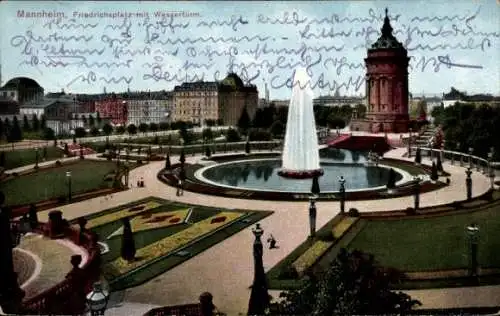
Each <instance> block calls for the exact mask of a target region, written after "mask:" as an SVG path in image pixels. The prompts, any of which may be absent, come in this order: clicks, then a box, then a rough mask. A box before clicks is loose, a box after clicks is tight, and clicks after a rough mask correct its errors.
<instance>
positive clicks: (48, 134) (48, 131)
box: [42, 127, 57, 146]
mask: <svg viewBox="0 0 500 316" xmlns="http://www.w3.org/2000/svg"><path fill="white" fill-rule="evenodd" d="M42 137H43V139H45V140H55V139H56V133H55V132H54V130H53V129H52V128H50V127H46V128H44V129H43V135H42ZM56 146H57V143H56Z"/></svg>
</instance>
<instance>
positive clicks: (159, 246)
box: [109, 212, 244, 274]
mask: <svg viewBox="0 0 500 316" xmlns="http://www.w3.org/2000/svg"><path fill="white" fill-rule="evenodd" d="M243 215H244V213H237V212H221V213H219V214H217V215H215V216H212V217H209V218H207V219H204V220H202V221H199V222H197V223H195V224H193V225H191V226H189V227H188V228H186V229H184V230H182V231H180V232H178V233H176V234H174V235H172V236H168V237H165V238H163V239H161V240H159V241H157V242H155V243H152V244H150V245H147V246H146V247H143V248H141V249H138V250H137V252H136V257H137V258H138V259H137V260H135V261H132V262H127V261H126V260H123V259H122V258H121V257H120V258H118V259H116V260H114V261H112V262H110V263H109V265H110V266H111V268H112V270H113V271H116V272H117V273H119V274H125V273H127V272H129V271H131V270H133V269H135V268H138V267H140V266H142V265H144V264H145V263H147V262H148V261H151V260H154V259H155V258H158V257H161V256H164V255H167V254H168V253H170V252H172V251H173V250H175V249H178V248H180V247H183V246H185V245H187V244H188V243H190V242H192V241H195V240H196V239H198V238H200V237H202V236H203V235H205V234H207V233H210V232H211V231H214V230H216V229H218V228H220V227H222V226H224V225H227V224H228V223H231V222H233V221H234V220H236V219H238V218H240V217H241V216H243ZM223 216H224V217H225V218H226V220H225V221H223V222H218V223H212V220H213V219H215V218H218V217H223Z"/></svg>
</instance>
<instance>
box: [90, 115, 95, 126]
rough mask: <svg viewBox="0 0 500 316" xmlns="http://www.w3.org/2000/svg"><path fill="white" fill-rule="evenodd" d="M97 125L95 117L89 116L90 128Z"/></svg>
mask: <svg viewBox="0 0 500 316" xmlns="http://www.w3.org/2000/svg"><path fill="white" fill-rule="evenodd" d="M94 125H95V120H94V117H93V116H92V114H91V115H89V126H90V127H94Z"/></svg>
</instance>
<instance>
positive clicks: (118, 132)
mask: <svg viewBox="0 0 500 316" xmlns="http://www.w3.org/2000/svg"><path fill="white" fill-rule="evenodd" d="M115 132H116V133H117V134H119V135H122V134H123V133H125V127H123V126H117V127H116V129H115Z"/></svg>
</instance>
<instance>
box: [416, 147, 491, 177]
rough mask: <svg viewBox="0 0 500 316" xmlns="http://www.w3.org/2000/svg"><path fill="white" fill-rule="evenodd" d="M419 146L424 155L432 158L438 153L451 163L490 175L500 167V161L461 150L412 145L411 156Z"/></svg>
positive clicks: (443, 159)
mask: <svg viewBox="0 0 500 316" xmlns="http://www.w3.org/2000/svg"><path fill="white" fill-rule="evenodd" d="M417 148H420V153H421V155H422V157H429V158H431V159H434V158H437V157H438V155H440V156H441V159H442V161H443V162H444V161H447V160H449V161H450V164H452V165H454V164H458V165H460V166H461V167H466V168H471V170H476V171H478V172H482V173H484V174H486V175H488V176H491V174H493V175H494V174H495V172H496V171H497V168H498V167H500V162H494V161H489V160H487V159H484V158H481V157H478V156H474V155H469V154H466V153H463V152H459V151H452V150H444V149H435V148H429V147H416V146H411V147H410V157H415V154H416V151H417Z"/></svg>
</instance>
